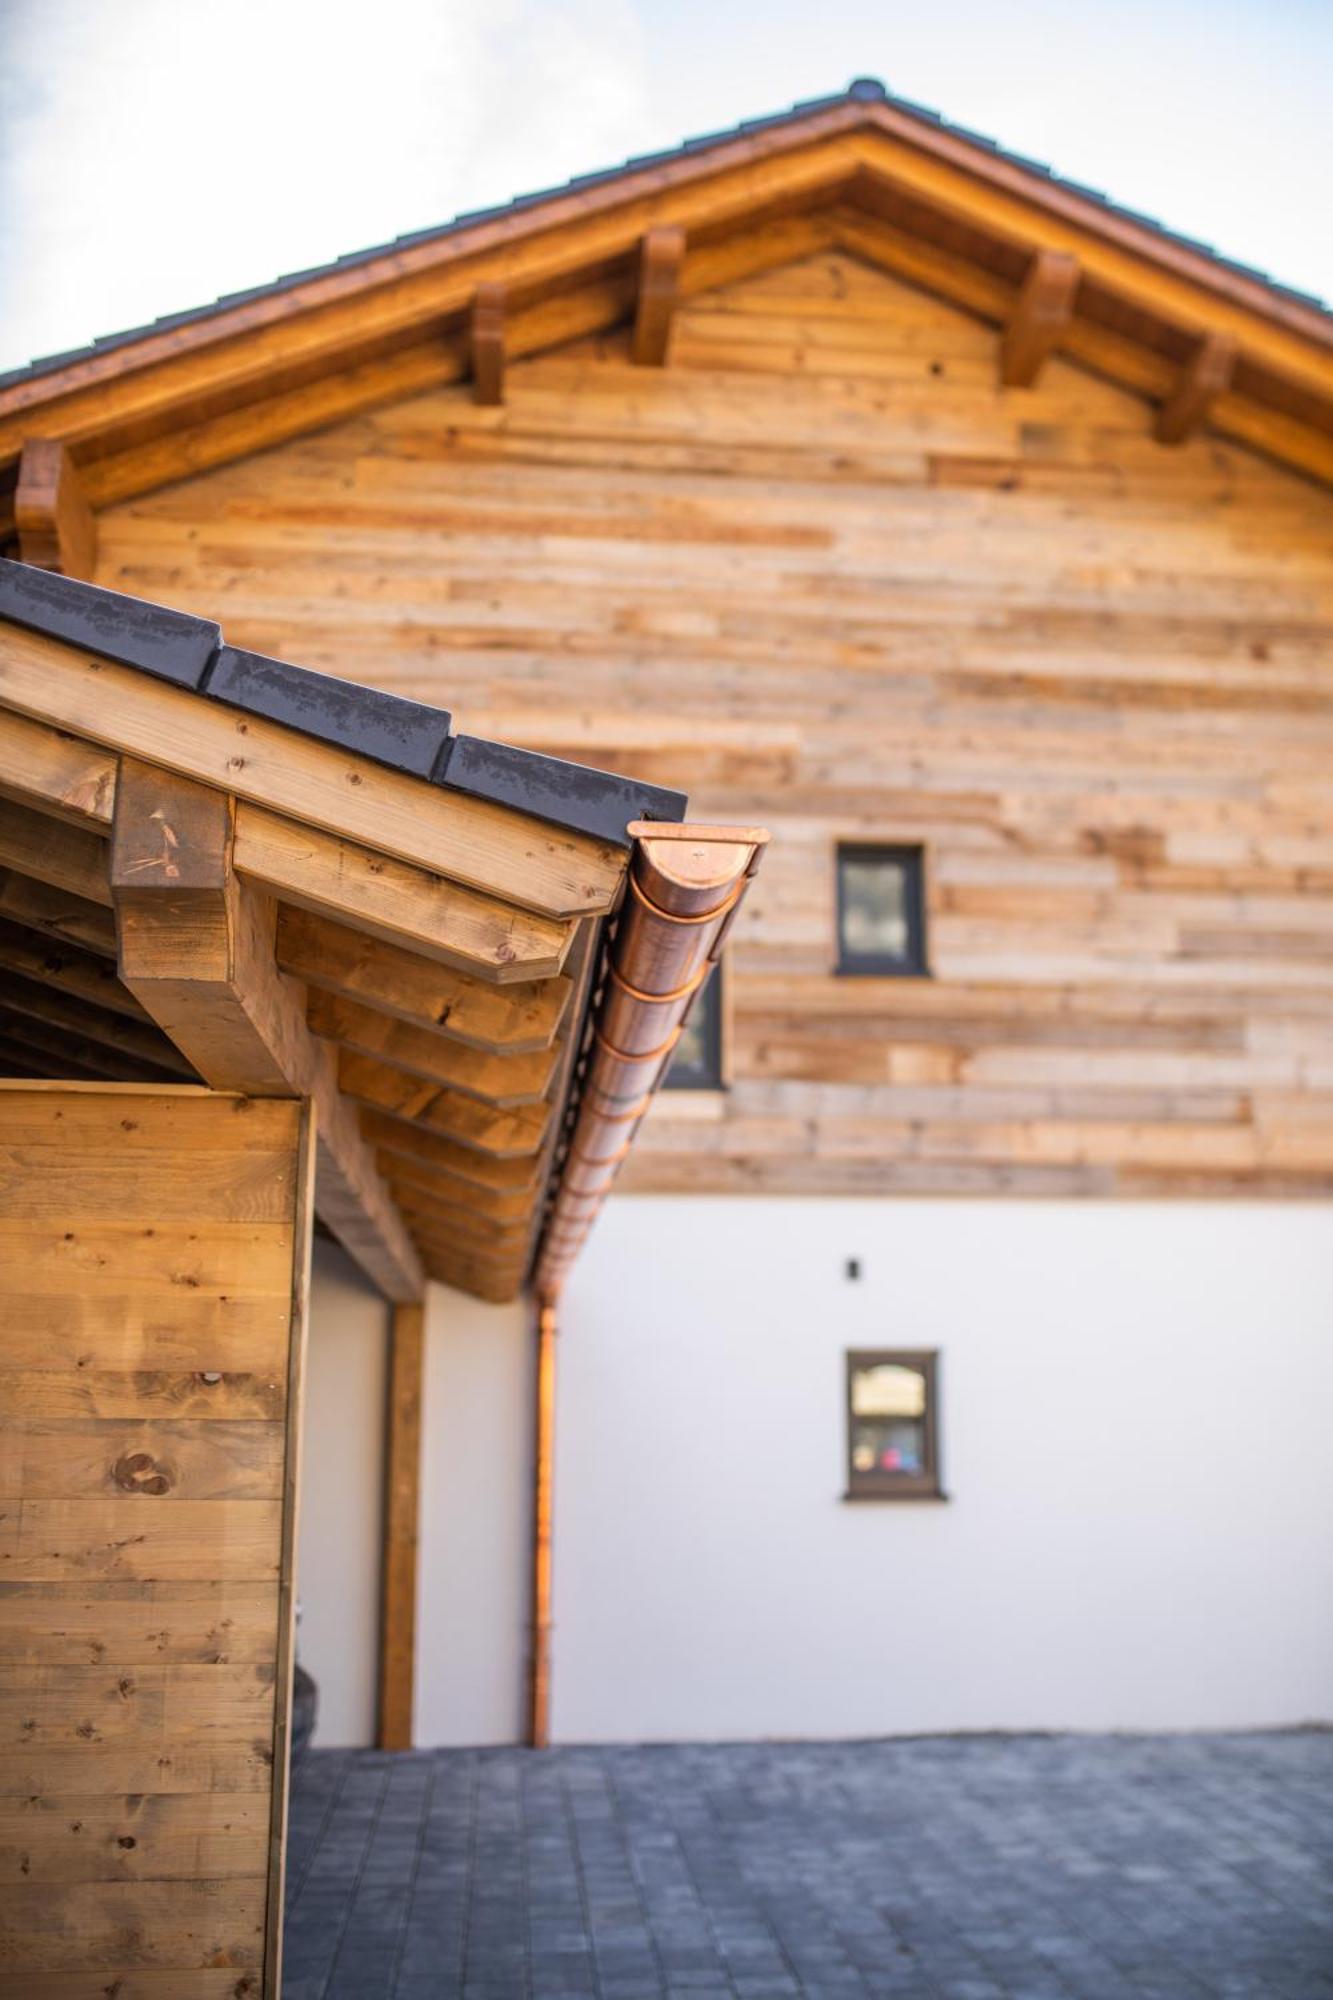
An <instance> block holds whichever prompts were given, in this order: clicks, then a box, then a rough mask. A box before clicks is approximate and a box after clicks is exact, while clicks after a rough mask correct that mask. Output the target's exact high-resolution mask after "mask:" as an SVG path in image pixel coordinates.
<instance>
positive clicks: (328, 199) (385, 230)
mask: <svg viewBox="0 0 1333 2000" xmlns="http://www.w3.org/2000/svg"><path fill="white" fill-rule="evenodd" d="M0 65H2V66H3V72H4V75H5V79H6V82H5V86H4V94H5V100H6V101H5V103H4V106H3V110H4V114H5V115H4V126H5V139H4V142H3V151H0V297H2V298H3V301H4V306H3V334H2V336H0V339H2V341H3V350H2V351H0V366H12V365H14V364H16V363H18V362H21V361H25V360H27V359H28V358H30V357H31V356H32V355H34V354H38V353H41V352H44V351H49V350H50V349H52V348H56V347H63V346H70V345H76V344H78V343H80V342H82V341H84V340H87V339H88V338H90V337H91V336H92V335H94V334H97V333H104V332H113V331H116V330H118V329H120V328H122V327H126V326H133V325H136V324H139V323H141V322H143V321H144V320H146V319H151V318H153V317H154V316H156V315H158V314H160V313H165V312H171V311H175V310H179V309H181V308H182V307H186V306H190V305H196V304H201V303H204V302H206V301H208V300H210V299H212V298H214V297H215V296H217V295H218V293H220V292H224V291H229V290H238V289H242V288H245V287H248V286H250V285H255V284H262V283H264V282H265V281H266V280H268V279H270V278H274V277H277V276H278V275H280V274H281V273H283V272H286V271H289V270H292V269H297V268H304V267H307V266H309V265H311V264H318V263H322V262H326V261H327V260H329V259H330V258H332V257H335V256H337V255H339V254H340V253H341V252H345V251H351V250H358V249H361V248H364V247H366V246H368V245H372V244H375V243H378V242H383V241H385V240H387V239H388V238H391V237H393V236H395V235H398V234H401V233H402V232H404V231H407V230H411V229H416V228H424V227H428V226H430V225H431V224H433V223H437V222H442V221H447V220H448V219H449V218H450V217H451V216H452V215H453V214H455V213H457V212H458V211H459V210H462V209H467V208H472V207H480V206H485V205H487V204H489V203H491V202H496V201H504V200H507V199H508V198H509V197H510V196H511V195H514V194H520V193H524V192H526V191H527V190H529V189H530V188H533V187H538V186H544V185H549V184H550V183H551V182H552V181H555V180H560V179H564V178H566V177H568V176H569V175H571V174H574V173H577V172H580V171H583V170H585V169H586V168H587V166H588V165H589V162H590V161H591V162H598V161H603V160H606V161H614V160H616V159H618V158H622V157H623V156H624V155H625V154H627V153H629V152H632V151H634V150H635V148H636V147H637V146H639V145H640V144H641V142H642V131H643V123H644V116H645V101H646V90H645V71H646V63H645V55H644V46H643V36H642V33H641V29H640V25H639V20H638V16H637V13H636V11H635V9H634V8H633V7H632V6H631V5H630V4H629V0H379V4H378V5H377V6H374V7H372V8H370V9H367V8H366V7H364V6H361V5H358V6H356V7H355V8H352V7H350V6H347V5H345V4H343V5H337V4H335V5H333V6H330V5H329V4H328V0H229V4H228V5H227V6H226V7H214V6H205V5H200V4H197V0H184V4H183V0H9V4H7V5H4V4H3V0H0Z"/></svg>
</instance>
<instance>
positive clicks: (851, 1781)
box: [284, 1730, 1333, 2000]
mask: <svg viewBox="0 0 1333 2000" xmlns="http://www.w3.org/2000/svg"><path fill="white" fill-rule="evenodd" d="M1331 1882H1333V1733H1330V1732H1324V1731H1319V1730H1294V1731H1289V1732H1282V1733H1278V1734H1267V1735H1265V1734H1251V1735H1238V1736H1212V1737H1209V1736H1183V1737H1171V1738H1146V1737H993V1738H985V1737H972V1738H948V1737H940V1738H923V1739H919V1740H905V1741H896V1742H894V1741H890V1742H881V1743H820V1744H709V1745H700V1744H681V1745H676V1746H669V1747H633V1746H627V1747H623V1748H614V1749H568V1750H564V1749H562V1750H556V1751H550V1752H546V1753H543V1754H541V1755H533V1754H531V1753H529V1752H525V1751H519V1750H513V1751H508V1750H487V1751H470V1750H456V1751H437V1752H416V1753H413V1754H412V1755H410V1756H408V1757H392V1756H388V1755H383V1754H381V1753H378V1752H374V1751H312V1752H311V1753H310V1754H309V1755H308V1756H307V1757H306V1759H305V1762H304V1764H303V1765H302V1767H301V1769H300V1771H299V1772H298V1773H297V1774H296V1777H295V1779H294V1782H293V1788H292V1808H291V1842H290V1848H289V1868H288V1920H287V1937H286V1959H285V1971H286V1986H285V1989H284V1990H285V1991H288V1992H290V1994H291V1996H292V2000H1333V1892H1331V1891H1330V1883H1331Z"/></svg>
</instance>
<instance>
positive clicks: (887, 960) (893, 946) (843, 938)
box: [838, 843, 926, 976]
mask: <svg viewBox="0 0 1333 2000" xmlns="http://www.w3.org/2000/svg"><path fill="white" fill-rule="evenodd" d="M924 859H925V855H924V850H923V849H922V848H920V847H880V846H863V845H851V844H849V843H848V844H844V845H842V846H840V847H839V849H838V970H839V972H853V973H867V974H871V975H876V976H883V975H885V974H887V975H889V976H893V975H895V974H897V975H902V974H908V973H923V972H924V971H925V970H926V912H925V892H924V885H923V879H922V878H923V874H924Z"/></svg>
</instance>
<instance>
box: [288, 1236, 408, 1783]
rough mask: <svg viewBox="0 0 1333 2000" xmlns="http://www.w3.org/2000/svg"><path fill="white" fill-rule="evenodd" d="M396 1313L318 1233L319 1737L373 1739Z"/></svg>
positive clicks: (313, 1334) (315, 1662)
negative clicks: (388, 1382)
mask: <svg viewBox="0 0 1333 2000" xmlns="http://www.w3.org/2000/svg"><path fill="white" fill-rule="evenodd" d="M388 1336H389V1308H388V1306H387V1305H386V1304H385V1302H384V1300H383V1299H382V1298H380V1296H379V1294H378V1293H377V1292H376V1291H375V1289H374V1287H373V1286H372V1285H371V1284H370V1283H369V1282H368V1281H367V1280H366V1279H365V1278H364V1277H362V1275H361V1273H360V1272H359V1271H358V1270H357V1267H356V1265H355V1264H353V1263H352V1261H351V1259H350V1258H348V1257H347V1256H345V1255H344V1253H343V1252H342V1251H341V1250H340V1249H338V1247H337V1246H336V1244H332V1243H328V1242H325V1241H324V1240H322V1239H317V1240H316V1243H315V1249H314V1266H313V1271H312V1275H311V1287H310V1330H309V1338H308V1345H307V1350H306V1380H305V1433H304V1438H303V1446H302V1459H301V1496H300V1517H299V1535H298V1545H297V1594H298V1597H299V1600H300V1605H301V1625H300V1632H299V1637H298V1641H297V1645H298V1653H299V1657H300V1659H301V1662H302V1664H303V1665H304V1666H306V1667H307V1668H308V1669H309V1670H310V1672H311V1673H312V1674H313V1675H314V1677H315V1680H316V1681H317V1683H318V1685H319V1714H318V1721H317V1724H316V1728H315V1741H316V1742H317V1743H320V1744H323V1745H325V1746H339V1747H341V1746H347V1745H361V1744H368V1743H373V1742H374V1740H375V1698H376V1683H377V1675H378V1651H377V1649H378V1629H379V1589H380V1536H381V1527H382V1522H383V1496H384V1396H385V1373H386V1364H387V1358H388Z"/></svg>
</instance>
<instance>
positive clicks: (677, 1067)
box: [662, 965, 722, 1090]
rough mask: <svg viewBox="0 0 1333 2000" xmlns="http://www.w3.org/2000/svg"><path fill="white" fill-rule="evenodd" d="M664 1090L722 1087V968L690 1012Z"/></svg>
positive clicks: (705, 985) (713, 972) (711, 976)
mask: <svg viewBox="0 0 1333 2000" xmlns="http://www.w3.org/2000/svg"><path fill="white" fill-rule="evenodd" d="M662 1087H663V1089H664V1090H721V1088H722V967H721V966H720V965H715V966H714V967H713V968H712V970H711V971H710V973H709V974H708V977H707V978H706V979H705V981H704V983H703V985H702V986H701V987H700V989H699V991H698V993H697V994H696V995H695V1001H694V1005H693V1007H691V1009H690V1012H689V1018H688V1019H687V1021H686V1023H685V1026H684V1028H683V1029H682V1030H681V1036H680V1040H679V1041H678V1042H677V1043H676V1046H675V1049H674V1051H673V1053H672V1057H671V1061H670V1063H669V1064H668V1065H667V1073H666V1075H665V1077H664V1078H663V1079H662Z"/></svg>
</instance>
